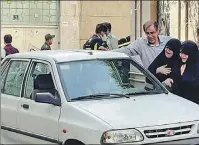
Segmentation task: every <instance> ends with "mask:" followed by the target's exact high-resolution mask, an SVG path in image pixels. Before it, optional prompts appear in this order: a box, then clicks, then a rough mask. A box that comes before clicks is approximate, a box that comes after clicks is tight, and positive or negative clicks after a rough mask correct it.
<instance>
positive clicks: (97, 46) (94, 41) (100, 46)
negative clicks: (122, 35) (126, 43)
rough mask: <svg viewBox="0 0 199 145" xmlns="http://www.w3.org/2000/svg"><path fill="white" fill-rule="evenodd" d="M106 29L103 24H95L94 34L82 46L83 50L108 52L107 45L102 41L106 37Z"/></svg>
mask: <svg viewBox="0 0 199 145" xmlns="http://www.w3.org/2000/svg"><path fill="white" fill-rule="evenodd" d="M106 33H107V27H106V26H105V25H104V24H97V26H96V29H95V34H94V35H93V36H92V37H91V38H90V39H89V40H88V41H87V42H86V43H85V44H84V46H83V49H91V50H108V45H107V43H106V42H105V41H103V40H102V37H103V36H104V35H106Z"/></svg>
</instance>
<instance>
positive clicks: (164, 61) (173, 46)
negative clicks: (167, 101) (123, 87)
mask: <svg viewBox="0 0 199 145" xmlns="http://www.w3.org/2000/svg"><path fill="white" fill-rule="evenodd" d="M166 48H169V49H170V50H172V51H173V56H172V57H171V58H167V57H166V56H165V49H166ZM180 48H181V42H180V40H178V39H175V38H173V39H170V40H169V41H168V42H167V43H166V45H165V47H164V49H163V51H162V52H161V53H160V54H159V55H158V56H157V57H156V58H155V59H154V61H153V62H152V63H151V65H150V66H149V68H148V70H149V71H150V72H151V73H152V74H153V75H155V76H156V77H157V79H158V80H160V81H161V82H162V81H164V80H165V79H167V78H168V76H166V75H163V74H158V75H157V74H156V69H157V68H158V67H160V66H163V65H167V67H168V68H172V67H173V66H174V64H175V61H177V60H178V58H179V53H180Z"/></svg>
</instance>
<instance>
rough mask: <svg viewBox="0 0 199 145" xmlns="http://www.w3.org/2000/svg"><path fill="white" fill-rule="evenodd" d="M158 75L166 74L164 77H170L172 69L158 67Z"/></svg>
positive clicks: (165, 66) (164, 66)
mask: <svg viewBox="0 0 199 145" xmlns="http://www.w3.org/2000/svg"><path fill="white" fill-rule="evenodd" d="M156 73H157V74H158V73H161V74H164V75H168V74H170V73H171V68H167V65H163V66H161V67H158V68H157V69H156Z"/></svg>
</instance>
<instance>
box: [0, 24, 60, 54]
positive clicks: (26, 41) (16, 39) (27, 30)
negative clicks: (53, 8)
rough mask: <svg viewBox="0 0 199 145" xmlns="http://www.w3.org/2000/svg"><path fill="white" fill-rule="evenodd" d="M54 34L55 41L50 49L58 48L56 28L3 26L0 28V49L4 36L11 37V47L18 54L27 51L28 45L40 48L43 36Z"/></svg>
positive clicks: (57, 31) (43, 40)
mask: <svg viewBox="0 0 199 145" xmlns="http://www.w3.org/2000/svg"><path fill="white" fill-rule="evenodd" d="M47 33H50V34H55V35H56V36H55V39H54V42H53V45H52V46H51V48H52V49H58V48H59V44H58V42H59V30H58V27H47V26H45V27H43V26H34V27H33V26H22V25H20V26H17V25H15V26H13V25H3V26H1V48H2V47H3V46H4V39H3V37H4V35H5V34H11V35H12V37H13V42H12V44H13V46H15V47H16V48H18V49H19V51H20V52H25V51H28V48H29V45H30V44H31V45H33V46H35V47H37V48H41V46H42V45H43V43H44V42H45V39H44V36H45V35H46V34H47Z"/></svg>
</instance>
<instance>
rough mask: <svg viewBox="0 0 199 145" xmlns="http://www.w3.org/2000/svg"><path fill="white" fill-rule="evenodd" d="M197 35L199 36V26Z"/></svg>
mask: <svg viewBox="0 0 199 145" xmlns="http://www.w3.org/2000/svg"><path fill="white" fill-rule="evenodd" d="M197 36H199V26H198V28H197Z"/></svg>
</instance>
